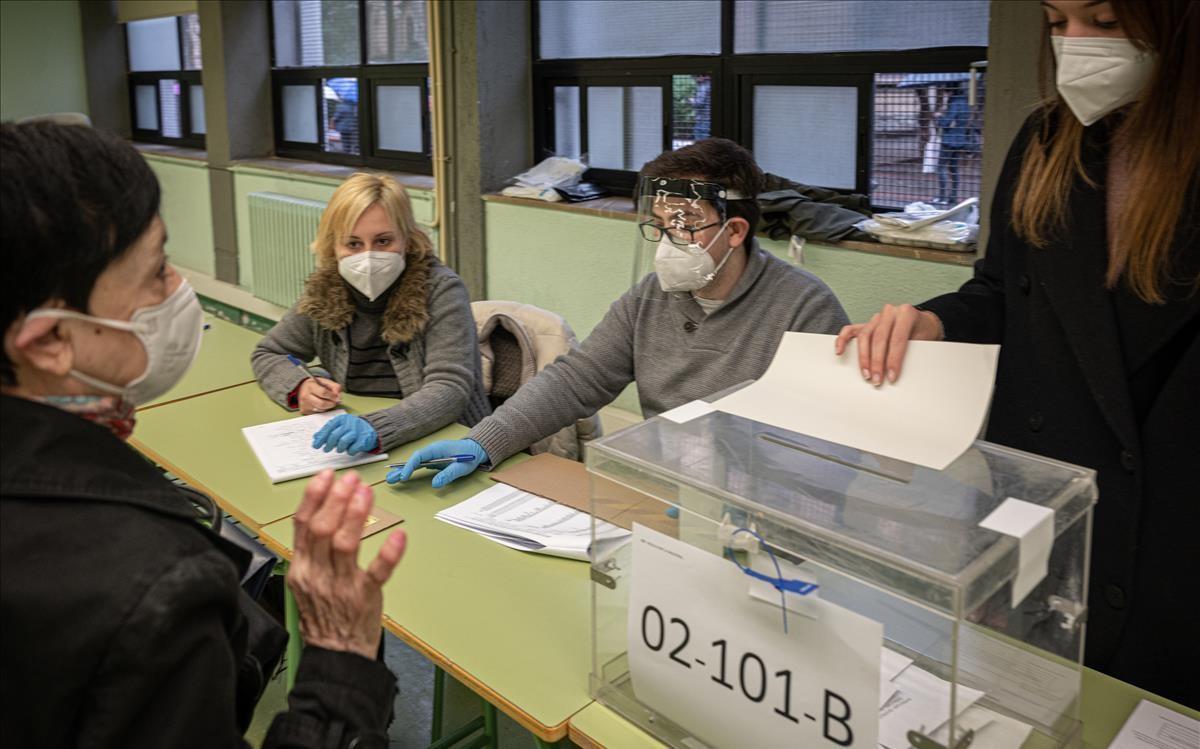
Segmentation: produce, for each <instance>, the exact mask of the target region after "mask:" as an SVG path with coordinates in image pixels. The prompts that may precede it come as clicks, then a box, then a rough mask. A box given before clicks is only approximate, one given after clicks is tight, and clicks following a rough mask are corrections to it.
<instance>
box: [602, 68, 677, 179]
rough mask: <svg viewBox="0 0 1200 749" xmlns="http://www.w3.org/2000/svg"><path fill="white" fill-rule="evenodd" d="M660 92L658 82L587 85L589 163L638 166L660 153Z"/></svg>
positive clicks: (628, 166)
mask: <svg viewBox="0 0 1200 749" xmlns="http://www.w3.org/2000/svg"><path fill="white" fill-rule="evenodd" d="M662 96H663V94H662V89H660V88H658V87H657V86H593V87H591V88H589V89H588V90H587V97H588V98H587V104H588V119H587V123H588V125H587V126H588V154H587V156H588V165H589V166H593V167H597V168H600V169H633V170H638V169H641V168H642V165H643V164H645V163H646V162H647V161H649V160H650V159H653V158H654V157H655V156H657V155H658V154H659V153H661V152H662V138H663V111H662Z"/></svg>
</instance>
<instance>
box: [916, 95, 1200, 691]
mask: <svg viewBox="0 0 1200 749" xmlns="http://www.w3.org/2000/svg"><path fill="white" fill-rule="evenodd" d="M1032 121H1033V120H1032V118H1031V121H1030V122H1027V123H1026V125H1025V128H1024V129H1023V130H1022V131H1021V134H1020V135H1019V136H1018V138H1017V140H1016V142H1015V143H1014V144H1013V147H1012V149H1011V150H1010V151H1009V155H1008V160H1007V163H1006V164H1005V167H1004V170H1003V172H1002V174H1001V176H1000V181H999V183H998V185H997V188H996V196H995V201H994V205H993V210H992V224H991V226H992V229H991V237H990V241H989V243H988V252H987V257H985V258H984V259H983V260H980V261H979V262H978V263H976V265H975V276H974V278H973V279H971V280H970V281H968V282H967V283H966V284H964V285H963V286H962V288H961V289H959V290H958V291H957V292H955V293H952V294H946V295H944V296H940V297H937V298H936V299H933V300H931V301H929V302H926V303H925V304H923V305H920V306H921V308H923V309H928V310H930V311H932V312H934V313H935V314H937V316H938V317H939V318H941V320H942V323H943V325H944V326H945V331H946V338H947V339H948V340H952V341H966V342H976V343H1000V344H1003V345H1002V348H1001V350H1000V362H999V369H998V371H997V374H996V387H995V394H994V397H993V401H992V409H991V415H990V417H989V422H988V429H987V438H988V439H990V440H992V441H994V442H998V443H1000V444H1004V445H1010V446H1012V447H1016V448H1019V449H1022V450H1027V451H1029V452H1033V453H1037V454H1040V455H1046V456H1048V457H1052V458H1057V459H1059V460H1064V461H1068V462H1070V463H1075V464H1078V465H1082V466H1086V467H1089V468H1094V469H1096V471H1097V472H1098V473H1097V475H1098V482H1099V490H1100V493H1099V500H1098V503H1097V506H1096V510H1095V515H1094V525H1093V531H1092V551H1091V577H1090V583H1089V592H1088V606H1089V614H1088V619H1087V643H1086V654H1085V660H1086V663H1087V665H1089V666H1091V667H1093V668H1096V669H1099V670H1101V671H1105V672H1106V673H1109V674H1111V675H1112V676H1115V677H1117V678H1119V679H1123V680H1125V681H1128V682H1131V683H1133V684H1136V685H1137V686H1140V687H1142V688H1144V689H1147V690H1150V691H1152V692H1155V693H1157V694H1161V695H1163V696H1165V697H1169V698H1172V699H1174V700H1177V701H1179V702H1183V703H1185V704H1190V705H1192V706H1196V705H1197V702H1200V687H1198V685H1200V679H1197V676H1196V675H1197V674H1198V673H1200V637H1198V636H1197V634H1196V632H1197V629H1196V622H1195V621H1194V619H1193V617H1192V616H1191V613H1192V612H1194V611H1195V610H1196V604H1195V597H1196V593H1197V592H1198V591H1200V583H1197V581H1196V575H1197V574H1198V573H1200V544H1197V542H1196V535H1195V534H1196V532H1197V528H1200V488H1198V487H1200V481H1197V478H1196V474H1195V473H1194V472H1195V471H1196V469H1197V465H1198V461H1200V294H1198V293H1196V292H1195V289H1194V288H1193V287H1192V285H1191V281H1190V280H1189V279H1195V278H1196V274H1197V271H1198V270H1200V207H1198V206H1197V200H1196V192H1195V191H1194V190H1193V191H1192V193H1191V194H1190V195H1189V200H1188V201H1187V206H1188V207H1187V209H1186V210H1185V216H1184V220H1183V223H1182V224H1181V225H1180V227H1179V229H1178V230H1177V234H1176V243H1175V246H1174V247H1173V250H1172V252H1173V257H1174V258H1175V263H1176V264H1175V266H1174V271H1175V275H1176V278H1178V279H1184V280H1181V281H1179V282H1177V283H1175V284H1174V285H1172V286H1170V287H1169V292H1168V296H1169V301H1168V303H1167V304H1164V305H1149V304H1145V303H1142V302H1140V301H1139V300H1137V299H1136V298H1134V297H1133V295H1132V293H1131V292H1129V291H1128V290H1127V289H1125V288H1123V287H1122V288H1119V289H1114V290H1111V291H1110V290H1107V289H1105V288H1104V273H1105V268H1106V265H1107V257H1108V249H1107V248H1108V236H1107V229H1106V223H1105V221H1106V208H1105V190H1104V183H1105V178H1106V176H1107V159H1108V146H1107V140H1108V133H1109V131H1110V126H1111V124H1112V118H1109V119H1108V120H1106V121H1105V122H1101V123H1097V124H1096V125H1093V126H1092V127H1090V128H1088V129H1087V131H1086V133H1087V135H1086V137H1085V144H1084V152H1083V157H1084V165H1085V167H1086V168H1087V170H1088V174H1089V175H1090V176H1091V177H1092V178H1093V179H1095V181H1096V182H1097V184H1098V187H1096V188H1091V187H1088V186H1087V185H1086V184H1085V183H1083V182H1082V181H1079V182H1078V184H1076V186H1075V187H1074V189H1073V191H1072V192H1071V194H1070V198H1069V203H1068V208H1067V210H1068V214H1067V220H1066V226H1065V229H1064V230H1062V231H1060V232H1059V237H1058V238H1057V239H1055V240H1054V241H1053V242H1052V243H1051V244H1050V245H1049V246H1047V247H1045V248H1042V249H1035V248H1033V247H1031V246H1030V245H1029V244H1027V243H1026V242H1024V241H1023V240H1022V239H1020V238H1019V237H1018V236H1016V234H1015V232H1014V231H1013V229H1012V223H1011V206H1012V195H1013V189H1014V186H1015V183H1016V178H1017V175H1018V172H1019V168H1020V159H1021V155H1022V153H1023V151H1024V148H1025V144H1026V143H1027V141H1028V138H1029V133H1030V130H1031V127H1032ZM1132 189H1133V190H1139V189H1140V187H1139V186H1136V185H1134V186H1132ZM1151 199H1152V198H1151Z"/></svg>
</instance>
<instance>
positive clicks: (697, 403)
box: [659, 400, 716, 424]
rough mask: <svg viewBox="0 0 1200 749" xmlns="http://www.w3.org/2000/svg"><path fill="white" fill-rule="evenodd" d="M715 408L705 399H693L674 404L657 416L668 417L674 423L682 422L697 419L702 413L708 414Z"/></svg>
mask: <svg viewBox="0 0 1200 749" xmlns="http://www.w3.org/2000/svg"><path fill="white" fill-rule="evenodd" d="M715 410H716V409H715V408H713V405H712V404H711V403H709V402H707V401H702V400H694V401H692V402H691V403H684V404H683V405H682V406H676V407H675V408H672V409H671V410H670V411H663V412H662V413H660V414H659V416H661V417H663V418H664V419H670V420H671V421H673V422H675V423H676V424H684V423H686V422H689V421H691V420H692V419H697V418H699V417H701V416H703V415H704V414H710V413H712V412H713V411H715Z"/></svg>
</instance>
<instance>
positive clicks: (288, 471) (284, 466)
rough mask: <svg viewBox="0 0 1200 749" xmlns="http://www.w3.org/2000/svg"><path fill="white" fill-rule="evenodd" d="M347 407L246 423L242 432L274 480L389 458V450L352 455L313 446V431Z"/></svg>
mask: <svg viewBox="0 0 1200 749" xmlns="http://www.w3.org/2000/svg"><path fill="white" fill-rule="evenodd" d="M343 413H345V411H343V410H342V409H336V410H334V411H326V412H325V413H319V414H312V415H311V416H299V417H297V418H294V419H285V420H284V421H273V422H271V423H269V424H259V425H257V426H252V427H245V428H243V429H242V434H243V435H245V437H246V441H247V442H249V443H250V449H251V450H253V451H254V455H255V457H257V458H258V462H259V463H262V467H263V469H264V470H266V472H267V477H268V478H270V479H271V483H272V484H278V483H279V482H281V481H290V480H291V479H298V478H300V477H302V476H311V475H313V474H314V473H318V472H320V471H323V470H325V469H326V468H334V469H337V468H349V467H350V466H358V465H363V464H364V463H375V462H377V461H380V460H387V458H388V454H387V453H363V454H361V455H355V456H350V455H347V454H345V453H339V452H324V451H323V450H317V449H314V448H313V446H312V439H313V435H314V434H316V433H317V430H318V429H320V428H321V427H322V426H324V425H325V422H327V421H329V420H330V419H332V418H333V417H334V416H337V415H338V414H343Z"/></svg>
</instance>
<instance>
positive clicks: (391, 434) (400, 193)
mask: <svg viewBox="0 0 1200 749" xmlns="http://www.w3.org/2000/svg"><path fill="white" fill-rule="evenodd" d="M312 251H313V253H314V254H315V255H316V257H317V269H316V270H315V271H313V274H312V275H311V276H309V278H308V281H307V283H306V284H305V287H304V293H303V294H302V295H301V297H300V300H299V301H298V302H297V303H296V305H295V306H294V307H292V309H291V310H289V311H288V313H287V315H285V316H284V318H283V319H282V320H280V322H279V324H278V325H276V326H275V327H274V328H272V329H271V332H269V333H268V334H267V335H266V336H265V337H264V338H263V339H262V341H260V342H259V344H258V347H257V348H256V349H255V350H254V353H253V354H252V355H251V357H250V358H251V363H252V364H253V366H254V374H255V376H256V377H257V378H258V382H259V384H260V385H261V386H262V388H263V390H264V391H265V392H266V393H267V395H269V396H271V398H272V399H273V400H275V401H276V402H278V403H280V404H281V405H283V406H285V407H287V408H290V409H299V411H300V412H301V413H305V414H311V413H319V412H322V411H328V410H330V409H332V408H335V407H337V405H338V404H339V402H340V401H341V396H342V393H343V392H348V393H354V394H359V395H370V396H377V397H384V398H395V399H396V404H395V405H393V406H390V407H388V408H384V409H380V410H379V411H374V412H372V413H369V414H365V415H363V416H355V415H351V414H341V415H339V416H336V417H334V418H333V419H331V420H330V421H329V423H328V424H326V425H325V426H324V427H323V428H322V429H321V430H319V431H318V432H317V434H316V435H315V436H314V438H313V447H315V448H321V449H324V450H325V452H329V451H330V450H336V451H338V452H346V453H350V454H355V453H362V452H371V451H374V450H388V449H390V448H393V447H395V446H397V445H402V444H404V443H406V442H411V441H412V440H415V439H419V438H421V437H424V436H425V435H427V434H429V433H430V432H433V431H436V430H438V429H441V428H442V427H444V426H446V425H447V424H450V423H452V422H455V421H457V422H459V423H461V424H465V425H467V426H473V425H474V424H475V423H476V422H478V421H479V420H480V419H482V418H483V417H484V416H487V415H488V414H489V413H491V408H490V406H489V405H488V401H487V397H486V396H485V395H484V393H483V385H482V375H481V369H480V361H479V346H478V343H477V341H476V339H475V321H474V318H472V316H471V304H470V298H469V297H468V295H467V289H466V286H464V285H463V282H462V280H461V279H459V277H458V276H457V275H456V274H455V273H454V271H452V270H450V269H449V268H447V267H446V266H444V265H442V264H441V263H440V262H439V261H438V259H437V257H436V256H435V255H434V254H433V251H432V248H431V246H430V242H429V237H427V236H426V235H425V233H424V232H423V231H421V229H420V228H419V227H418V226H417V224H416V222H415V221H414V219H413V213H412V205H411V203H410V202H409V199H408V194H407V193H406V192H405V191H404V188H403V187H401V186H400V185H399V184H398V183H397V182H396V181H395V180H393V179H391V178H389V177H385V176H381V175H374V174H355V175H353V176H352V177H350V178H349V179H347V180H346V181H345V182H344V183H342V185H341V186H340V187H338V189H337V191H335V192H334V194H333V197H332V198H330V200H329V205H328V206H327V207H326V208H325V212H324V213H323V214H322V215H321V223H320V225H319V226H318V228H317V238H316V240H315V241H314V242H313V244H312ZM289 356H294V357H296V358H298V359H300V360H302V361H306V362H307V361H310V360H312V359H313V358H314V357H315V358H317V359H319V360H320V361H321V365H322V367H323V368H324V371H323V372H322V374H323V375H326V376H320V377H317V378H316V379H312V378H309V377H308V375H307V374H306V373H305V371H304V370H302V369H301V368H300V367H298V366H296V365H295V364H293V363H292V362H291V361H290V360H289V359H288V357H289Z"/></svg>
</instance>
